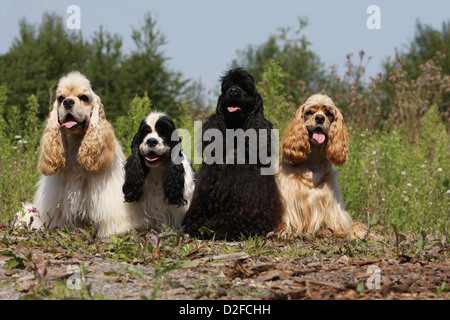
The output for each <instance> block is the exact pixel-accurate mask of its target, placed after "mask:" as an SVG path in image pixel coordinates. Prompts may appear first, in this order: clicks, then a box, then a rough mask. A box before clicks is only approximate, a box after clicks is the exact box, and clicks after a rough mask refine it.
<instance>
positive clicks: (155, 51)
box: [120, 14, 188, 117]
mask: <svg viewBox="0 0 450 320" xmlns="http://www.w3.org/2000/svg"><path fill="white" fill-rule="evenodd" d="M132 39H133V41H134V43H135V45H136V50H134V51H132V52H131V54H130V56H129V57H127V58H126V59H125V60H124V62H123V64H122V70H121V75H122V76H121V77H120V83H121V86H122V88H123V93H124V94H123V97H124V98H125V99H126V100H127V101H129V97H130V96H131V97H133V96H134V95H136V94H137V95H139V96H143V95H144V94H145V93H147V94H148V97H149V98H150V100H151V101H152V104H153V106H154V108H155V109H157V110H159V111H164V112H166V113H167V114H169V115H170V116H172V117H176V116H178V115H179V108H178V107H177V106H176V97H177V96H178V95H180V94H182V93H183V91H184V88H185V86H186V84H187V83H188V81H186V80H182V75H181V73H178V72H174V71H171V70H169V68H168V66H167V62H168V60H169V59H168V58H167V57H165V55H164V52H163V51H162V50H161V47H163V46H164V45H165V44H166V43H167V42H166V38H165V36H164V35H163V34H162V33H161V32H160V31H158V30H157V29H156V21H155V20H154V19H153V18H152V16H151V15H150V14H147V15H146V16H145V19H144V24H143V25H142V26H141V28H139V29H134V30H133V32H132ZM124 103H125V101H122V104H124Z"/></svg>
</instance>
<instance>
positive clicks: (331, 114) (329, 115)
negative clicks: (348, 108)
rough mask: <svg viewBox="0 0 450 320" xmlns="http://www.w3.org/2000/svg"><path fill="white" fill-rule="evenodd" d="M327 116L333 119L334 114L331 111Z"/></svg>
mask: <svg viewBox="0 0 450 320" xmlns="http://www.w3.org/2000/svg"><path fill="white" fill-rule="evenodd" d="M325 114H326V115H327V117H328V118H333V117H334V114H333V113H332V112H330V111H327V112H326V113H325Z"/></svg>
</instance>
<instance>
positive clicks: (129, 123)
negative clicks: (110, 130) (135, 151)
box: [114, 93, 152, 155]
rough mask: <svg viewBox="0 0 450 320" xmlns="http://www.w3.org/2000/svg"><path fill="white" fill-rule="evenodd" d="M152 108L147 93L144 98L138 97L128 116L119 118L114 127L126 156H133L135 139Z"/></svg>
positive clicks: (132, 102) (130, 107)
mask: <svg viewBox="0 0 450 320" xmlns="http://www.w3.org/2000/svg"><path fill="white" fill-rule="evenodd" d="M151 106H152V102H151V101H150V99H149V98H148V96H147V94H146V93H145V94H144V96H143V97H142V98H140V97H138V96H136V97H134V99H133V100H132V101H131V103H130V106H129V108H128V112H127V114H126V115H125V116H120V117H118V118H117V120H116V122H115V126H114V128H115V133H116V137H117V139H118V140H119V141H120V143H121V145H122V147H123V151H124V153H125V154H126V155H130V154H131V142H132V141H133V137H134V135H135V134H136V132H137V131H138V129H139V125H140V124H141V121H142V120H143V119H144V118H145V117H147V116H148V114H149V113H150V111H151Z"/></svg>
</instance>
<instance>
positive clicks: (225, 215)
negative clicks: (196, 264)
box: [185, 68, 282, 240]
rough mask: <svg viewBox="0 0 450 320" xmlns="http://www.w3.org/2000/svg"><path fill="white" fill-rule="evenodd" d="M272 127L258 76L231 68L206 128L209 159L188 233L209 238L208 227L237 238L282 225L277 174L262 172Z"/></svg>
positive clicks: (202, 170)
mask: <svg viewBox="0 0 450 320" xmlns="http://www.w3.org/2000/svg"><path fill="white" fill-rule="evenodd" d="M271 129H272V124H271V123H270V122H269V121H267V120H266V119H265V118H264V114H263V99H262V97H261V95H260V94H259V93H258V92H257V90H256V87H255V82H254V79H253V77H252V76H251V75H250V74H249V73H248V72H247V71H245V70H244V69H242V68H236V69H232V70H230V71H228V72H227V73H226V74H225V75H224V76H223V77H222V78H221V95H220V96H219V99H218V103H217V108H216V112H215V114H213V115H212V116H210V117H209V118H208V120H207V121H206V122H205V123H204V124H203V126H202V131H203V132H202V140H203V141H202V156H203V160H204V162H203V164H202V166H201V168H200V170H199V173H198V179H197V183H196V188H195V191H194V196H193V199H192V203H191V206H190V208H189V210H188V212H187V213H186V220H185V226H186V228H185V231H186V232H187V233H188V234H190V235H191V236H196V237H205V236H210V235H211V234H210V233H209V232H207V233H205V232H203V230H207V229H209V230H210V231H213V232H214V237H215V238H216V239H223V238H225V239H227V240H233V239H239V238H240V237H242V236H243V237H247V236H251V235H263V236H265V235H266V234H267V233H269V232H270V231H274V230H275V229H276V228H277V226H278V225H279V224H280V222H281V215H282V204H281V199H280V196H279V192H278V188H277V185H276V183H275V178H274V175H273V174H272V175H271V174H267V175H263V174H262V171H261V168H262V167H264V166H267V162H265V161H262V160H261V158H259V155H260V152H261V151H264V152H262V153H263V154H266V155H270V154H271V152H272V148H271ZM230 133H232V134H230ZM206 136H208V137H211V139H209V138H205V137H206ZM252 137H253V138H254V139H253V140H252ZM238 141H240V143H239V142H238ZM219 142H222V143H219ZM235 142H236V144H235ZM230 146H232V147H231V148H230ZM213 147H214V148H213ZM211 148H213V149H214V150H213V151H211ZM255 157H256V158H255ZM203 227H205V228H207V229H204V228H203Z"/></svg>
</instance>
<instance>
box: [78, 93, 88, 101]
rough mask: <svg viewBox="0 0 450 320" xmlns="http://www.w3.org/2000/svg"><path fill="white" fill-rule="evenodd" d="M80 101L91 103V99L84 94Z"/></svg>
mask: <svg viewBox="0 0 450 320" xmlns="http://www.w3.org/2000/svg"><path fill="white" fill-rule="evenodd" d="M78 98H79V99H80V100H83V101H86V102H87V101H89V98H88V97H87V96H85V95H84V94H83V95H82V96H79V97H78Z"/></svg>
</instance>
